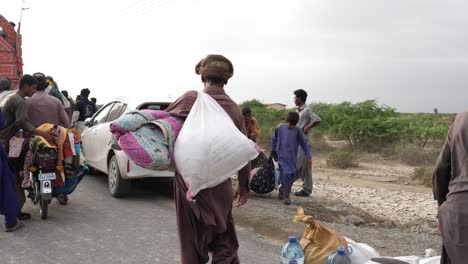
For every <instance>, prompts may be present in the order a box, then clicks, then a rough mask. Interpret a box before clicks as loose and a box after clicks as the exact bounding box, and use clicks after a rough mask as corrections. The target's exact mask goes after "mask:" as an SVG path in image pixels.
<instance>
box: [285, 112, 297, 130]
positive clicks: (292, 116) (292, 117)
mask: <svg viewBox="0 0 468 264" xmlns="http://www.w3.org/2000/svg"><path fill="white" fill-rule="evenodd" d="M286 122H288V123H289V126H290V127H294V126H296V125H297V123H299V114H298V113H296V112H289V113H288V115H287V116H286Z"/></svg>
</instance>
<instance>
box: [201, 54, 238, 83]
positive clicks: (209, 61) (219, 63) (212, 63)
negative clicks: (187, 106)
mask: <svg viewBox="0 0 468 264" xmlns="http://www.w3.org/2000/svg"><path fill="white" fill-rule="evenodd" d="M195 73H196V74H198V75H201V78H202V82H204V83H212V84H220V85H224V84H227V83H228V80H229V79H230V78H231V77H232V75H234V67H233V66H232V63H231V61H229V60H228V59H227V58H226V57H224V56H222V55H208V56H206V58H204V59H202V60H201V61H200V62H198V63H197V65H196V66H195Z"/></svg>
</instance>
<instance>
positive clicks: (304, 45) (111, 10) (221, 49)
mask: <svg viewBox="0 0 468 264" xmlns="http://www.w3.org/2000/svg"><path fill="white" fill-rule="evenodd" d="M25 7H28V8H30V9H29V10H26V11H24V13H23V25H22V28H21V33H22V35H23V59H24V69H25V73H34V72H36V71H41V72H44V73H45V74H46V75H51V76H53V77H54V78H55V80H56V81H57V83H58V85H59V88H60V89H64V90H69V91H70V92H71V94H73V95H76V94H78V93H79V91H80V89H81V88H84V87H88V88H89V89H91V91H92V94H91V96H95V97H97V98H98V101H99V103H104V102H105V101H108V100H111V99H113V98H115V97H116V96H128V97H140V98H144V99H143V100H157V99H158V100H161V99H166V100H167V98H168V97H169V96H171V98H172V99H175V98H176V97H178V96H179V95H180V94H182V93H183V92H184V91H186V90H191V89H201V87H202V86H201V83H200V80H199V76H197V75H195V73H194V66H195V64H196V63H197V62H198V61H199V60H200V59H201V58H203V57H204V56H205V55H207V54H210V53H212V54H223V55H225V56H226V57H228V58H229V59H230V60H231V61H232V62H233V64H234V69H235V73H234V77H233V78H232V79H231V80H230V82H229V84H228V86H227V91H228V93H229V94H230V95H231V96H232V97H233V99H234V100H236V101H237V102H242V101H244V100H248V99H252V98H257V99H259V100H261V101H263V102H266V103H270V102H281V103H285V104H288V105H292V99H293V95H292V91H293V90H295V89H299V88H302V89H305V90H306V91H307V92H308V93H309V98H310V99H309V100H311V101H322V102H342V101H351V102H358V101H363V100H367V99H378V100H379V102H380V103H382V104H386V105H389V106H393V107H396V108H397V109H398V110H399V111H403V112H432V110H433V109H434V108H435V107H437V108H438V109H439V111H440V112H460V111H464V110H467V109H468V105H467V101H468V85H467V84H468V74H467V72H468V34H467V32H466V29H467V28H468V16H467V15H466V14H467V11H468V2H467V1H463V0H459V1H457V0H419V1H416V0H385V1H383V0H353V1H347V0H342V1H334V0H321V1H316V0H294V1H284V0H283V1H277V0H255V1H252V0H249V1H247V0H236V1H232V0H230V1H227V0H99V1H96V0H80V1H76V0H66V1H64V0H34V1H33V0H26V1H25ZM20 9H21V0H1V2H0V12H1V14H2V15H3V16H5V17H6V18H7V19H9V20H12V21H14V22H17V21H19V15H20Z"/></svg>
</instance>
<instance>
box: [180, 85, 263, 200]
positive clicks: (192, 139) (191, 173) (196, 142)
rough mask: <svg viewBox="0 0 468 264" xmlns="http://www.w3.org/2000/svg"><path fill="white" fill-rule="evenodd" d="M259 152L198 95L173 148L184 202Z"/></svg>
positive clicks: (214, 105) (212, 104)
mask: <svg viewBox="0 0 468 264" xmlns="http://www.w3.org/2000/svg"><path fill="white" fill-rule="evenodd" d="M260 151H261V149H260V148H259V147H258V146H257V145H256V144H255V143H254V142H253V141H251V140H249V139H248V138H247V137H246V136H245V135H244V134H242V133H241V132H240V131H239V129H238V128H237V127H236V126H235V124H234V122H233V121H232V119H231V117H230V116H229V115H228V114H227V113H226V112H225V111H224V109H223V108H222V107H221V106H220V105H219V104H218V102H216V101H215V100H214V99H213V98H211V96H209V95H208V94H206V93H203V92H199V93H198V97H197V100H196V101H195V103H194V105H193V107H192V109H191V110H190V113H189V115H188V117H187V119H186V120H185V123H184V126H183V127H182V130H181V131H180V134H179V136H178V138H177V140H176V143H175V147H174V160H175V164H176V168H177V171H178V172H179V173H180V175H182V178H183V179H184V181H185V183H186V185H187V188H188V192H187V199H188V200H192V199H193V197H195V195H197V193H198V192H200V191H201V190H203V189H206V188H210V187H214V186H216V185H218V184H220V183H222V182H224V181H225V180H227V179H229V177H231V176H233V175H234V174H235V173H236V172H237V171H238V170H240V169H241V168H242V167H244V166H245V165H246V164H247V163H248V162H249V161H250V160H252V159H254V158H255V157H257V155H258V154H259V153H260Z"/></svg>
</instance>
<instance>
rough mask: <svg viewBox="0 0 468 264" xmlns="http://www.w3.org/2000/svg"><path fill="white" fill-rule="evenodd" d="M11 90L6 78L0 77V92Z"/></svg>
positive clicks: (8, 80)
mask: <svg viewBox="0 0 468 264" xmlns="http://www.w3.org/2000/svg"><path fill="white" fill-rule="evenodd" d="M9 90H11V82H10V79H8V78H3V79H0V92H3V91H9Z"/></svg>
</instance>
